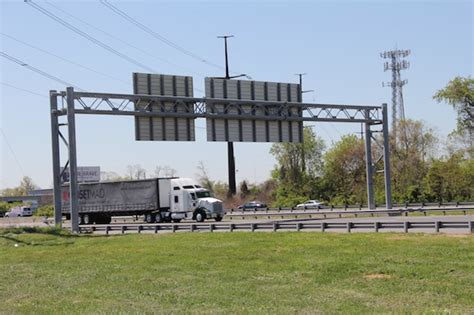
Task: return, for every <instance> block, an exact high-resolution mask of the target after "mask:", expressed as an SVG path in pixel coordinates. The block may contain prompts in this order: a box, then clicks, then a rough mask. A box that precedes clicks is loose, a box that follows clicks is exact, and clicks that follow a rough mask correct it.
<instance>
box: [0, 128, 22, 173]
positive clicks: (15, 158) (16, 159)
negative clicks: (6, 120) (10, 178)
mask: <svg viewBox="0 0 474 315" xmlns="http://www.w3.org/2000/svg"><path fill="white" fill-rule="evenodd" d="M0 131H1V132H2V135H3V138H4V139H5V143H6V144H7V146H8V148H9V149H10V152H11V153H12V155H13V159H14V160H15V161H16V164H17V165H18V167H19V168H20V171H21V174H23V177H25V171H24V170H23V167H22V166H21V163H20V160H19V159H18V157H17V156H16V154H15V151H13V148H12V146H11V145H10V142H9V141H8V139H7V135H6V134H5V132H4V131H3V129H2V128H0Z"/></svg>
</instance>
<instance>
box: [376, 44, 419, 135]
mask: <svg viewBox="0 0 474 315" xmlns="http://www.w3.org/2000/svg"><path fill="white" fill-rule="evenodd" d="M410 53H411V51H410V50H399V49H396V50H391V51H385V52H383V53H381V54H380V57H382V58H384V59H389V60H390V61H386V62H385V63H384V71H389V70H390V71H392V81H391V82H382V86H383V87H385V86H388V87H391V88H392V135H393V139H394V141H395V143H396V142H397V134H398V124H399V121H400V120H404V119H405V106H404V104H403V86H404V85H405V84H407V83H408V80H402V79H401V76H400V71H401V70H405V69H408V68H409V67H410V63H409V62H408V61H406V60H403V59H402V58H405V57H407V56H408V55H410Z"/></svg>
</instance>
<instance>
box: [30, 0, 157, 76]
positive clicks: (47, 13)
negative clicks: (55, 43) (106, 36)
mask: <svg viewBox="0 0 474 315" xmlns="http://www.w3.org/2000/svg"><path fill="white" fill-rule="evenodd" d="M25 2H26V3H27V4H29V5H30V6H31V7H33V8H34V9H36V10H37V11H39V12H41V13H42V14H44V15H46V16H47V17H49V18H51V19H53V20H54V21H56V22H58V23H59V24H61V25H63V26H64V27H66V28H68V29H70V30H71V31H73V32H74V33H76V34H78V35H80V36H82V37H84V38H85V39H87V40H89V41H90V42H92V43H94V44H96V45H97V46H99V47H102V48H103V49H105V50H107V51H109V52H111V53H113V54H115V55H117V56H119V57H120V58H122V59H124V60H127V61H128V62H130V63H133V64H134V65H136V66H138V67H140V68H143V69H145V70H147V71H150V72H155V73H156V72H157V71H156V70H154V69H152V68H150V67H148V66H146V65H144V64H142V63H140V62H138V61H137V60H135V59H133V58H131V57H130V56H127V55H125V54H123V53H121V52H120V51H118V50H116V49H114V48H112V47H110V46H109V45H107V44H105V43H103V42H101V41H100V40H98V39H96V38H95V37H93V36H91V35H89V34H88V33H86V32H84V31H81V30H80V29H79V28H77V27H75V26H74V25H72V24H70V23H68V22H66V21H65V20H63V19H61V18H60V17H58V16H57V15H55V14H53V13H51V12H49V11H48V10H46V9H44V8H43V7H41V6H40V5H38V4H36V3H34V2H33V1H32V0H25Z"/></svg>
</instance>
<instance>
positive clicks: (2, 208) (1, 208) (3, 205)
mask: <svg viewBox="0 0 474 315" xmlns="http://www.w3.org/2000/svg"><path fill="white" fill-rule="evenodd" d="M20 205H21V203H18V202H15V203H9V202H0V217H4V216H5V213H7V212H8V211H10V209H11V208H13V207H16V206H20Z"/></svg>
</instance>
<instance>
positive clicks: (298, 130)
mask: <svg viewBox="0 0 474 315" xmlns="http://www.w3.org/2000/svg"><path fill="white" fill-rule="evenodd" d="M205 85H206V97H208V98H211V99H212V98H218V99H219V98H220V99H232V100H256V101H272V102H293V103H295V102H301V96H300V86H299V84H292V83H279V82H264V81H246V80H228V79H216V78H206V80H205ZM228 105H229V104H213V105H212V106H209V105H207V107H206V108H207V114H208V115H212V114H213V113H218V114H224V115H226V114H228V115H238V116H242V118H241V119H223V118H207V119H206V122H207V141H226V142H302V140H303V122H299V121H289V120H272V119H271V117H301V116H302V110H301V108H300V107H297V106H292V107H289V106H286V107H285V106H258V105H257V106H255V105H251V104H248V105H247V104H245V105H240V106H228ZM266 116H270V117H266ZM265 117H266V119H265ZM239 118H240V117H239Z"/></svg>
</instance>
